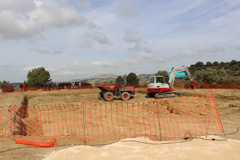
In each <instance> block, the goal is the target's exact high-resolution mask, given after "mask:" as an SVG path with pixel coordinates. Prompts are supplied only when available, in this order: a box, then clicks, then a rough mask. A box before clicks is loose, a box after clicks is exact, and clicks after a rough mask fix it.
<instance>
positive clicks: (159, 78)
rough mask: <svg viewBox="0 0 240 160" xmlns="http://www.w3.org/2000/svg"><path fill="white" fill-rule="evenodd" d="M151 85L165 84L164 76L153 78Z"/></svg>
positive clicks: (151, 78)
mask: <svg viewBox="0 0 240 160" xmlns="http://www.w3.org/2000/svg"><path fill="white" fill-rule="evenodd" d="M151 83H165V80H164V77H163V76H153V77H150V79H149V84H151Z"/></svg>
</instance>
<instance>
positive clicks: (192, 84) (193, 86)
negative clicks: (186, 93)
mask: <svg viewBox="0 0 240 160" xmlns="http://www.w3.org/2000/svg"><path fill="white" fill-rule="evenodd" d="M195 87H196V84H195V81H194V80H192V82H191V88H192V90H194V89H195Z"/></svg>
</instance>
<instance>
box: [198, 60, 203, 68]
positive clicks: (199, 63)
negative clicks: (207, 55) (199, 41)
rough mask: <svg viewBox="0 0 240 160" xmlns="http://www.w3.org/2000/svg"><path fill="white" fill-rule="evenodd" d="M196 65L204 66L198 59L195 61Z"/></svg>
mask: <svg viewBox="0 0 240 160" xmlns="http://www.w3.org/2000/svg"><path fill="white" fill-rule="evenodd" d="M196 66H197V67H202V66H204V63H203V62H200V61H198V62H197V63H196Z"/></svg>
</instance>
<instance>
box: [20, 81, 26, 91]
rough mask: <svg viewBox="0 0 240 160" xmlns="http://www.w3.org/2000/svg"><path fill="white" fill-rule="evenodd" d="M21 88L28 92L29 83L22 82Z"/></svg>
mask: <svg viewBox="0 0 240 160" xmlns="http://www.w3.org/2000/svg"><path fill="white" fill-rule="evenodd" d="M20 89H21V92H22V91H23V92H26V91H27V83H25V82H24V83H21V84H20Z"/></svg>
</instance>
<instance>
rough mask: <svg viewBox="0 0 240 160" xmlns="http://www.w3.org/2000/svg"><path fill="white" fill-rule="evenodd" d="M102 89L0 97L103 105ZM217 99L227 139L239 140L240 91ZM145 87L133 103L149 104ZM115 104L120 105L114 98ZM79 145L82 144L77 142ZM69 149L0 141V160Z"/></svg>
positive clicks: (218, 92) (6, 101)
mask: <svg viewBox="0 0 240 160" xmlns="http://www.w3.org/2000/svg"><path fill="white" fill-rule="evenodd" d="M176 91H179V92H181V94H182V96H192V95H202V94H203V95H205V94H206V93H208V92H210V90H209V89H197V90H185V89H184V90H183V89H181V90H180V89H179V90H176ZM98 92H99V89H82V90H59V91H32V92H24V93H21V92H16V93H9V94H3V93H2V94H0V106H2V105H18V106H20V105H21V102H22V100H23V97H24V95H26V96H27V97H28V100H29V105H31V106H33V105H45V104H47V105H50V104H69V103H79V102H82V101H85V102H100V100H98V97H97V95H98ZM212 92H213V95H214V96H215V98H216V102H217V107H218V110H219V113H220V116H221V120H222V123H223V127H224V130H225V134H226V138H229V139H237V140H240V131H238V132H236V133H234V132H235V131H236V130H237V128H238V127H240V120H239V119H240V90H222V89H214V90H212ZM145 95H146V88H138V89H136V94H135V96H134V98H132V99H130V102H135V101H149V100H151V99H149V98H146V97H145ZM114 102H121V100H120V99H119V98H115V99H114ZM77 144H81V142H78V143H77ZM67 147H70V146H69V145H64V144H61V145H58V146H56V147H53V148H38V147H31V146H24V145H20V144H15V143H14V141H11V140H7V139H3V138H1V139H0V159H18V160H22V159H24V160H28V159H29V160H30V159H43V158H45V156H46V155H48V154H50V153H51V152H53V151H54V152H55V151H57V150H60V149H63V148H67Z"/></svg>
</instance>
